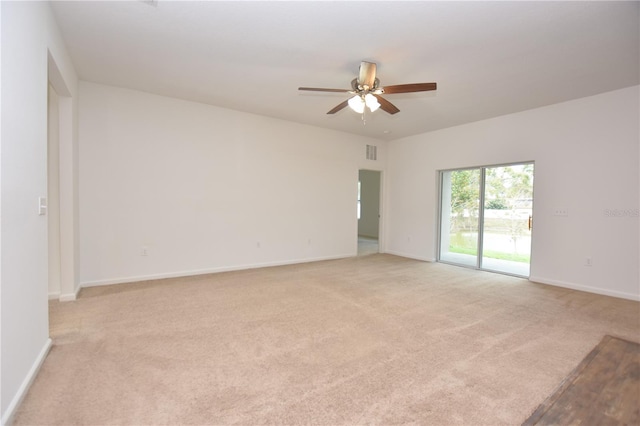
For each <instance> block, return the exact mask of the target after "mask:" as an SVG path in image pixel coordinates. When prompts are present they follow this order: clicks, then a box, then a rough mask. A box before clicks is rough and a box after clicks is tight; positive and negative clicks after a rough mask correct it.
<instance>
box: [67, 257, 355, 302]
mask: <svg viewBox="0 0 640 426" xmlns="http://www.w3.org/2000/svg"><path fill="white" fill-rule="evenodd" d="M353 256H354V254H353V253H349V254H341V255H337V256H327V257H316V258H305V259H294V260H287V261H280V262H265V263H253V264H249V265H236V266H223V267H217V268H207V269H196V270H190V271H178V272H168V273H162V274H150V275H135V276H130V277H121V278H115V279H106V280H96V281H85V282H82V283H80V288H83V287H96V286H101V285H112V284H124V283H133V282H138V281H149V280H162V279H165V278H180V277H190V276H194V275H206V274H217V273H220V272H231V271H242V270H246V269H258V268H268V267H272V266H285V265H295V264H299V263H311V262H321V261H324V260H336V259H344V258H347V257H353ZM60 300H62V296H61V299H60ZM74 300H75V299H74Z"/></svg>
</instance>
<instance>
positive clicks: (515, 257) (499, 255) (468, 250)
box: [449, 245, 530, 263]
mask: <svg viewBox="0 0 640 426" xmlns="http://www.w3.org/2000/svg"><path fill="white" fill-rule="evenodd" d="M449 251H450V252H452V253H460V254H470V255H473V256H477V255H478V250H477V249H476V248H472V247H460V246H453V245H452V246H449ZM482 254H483V256H484V257H488V258H491V259H502V260H510V261H512V262H523V263H529V259H530V256H529V255H528V254H517V253H515V254H514V253H503V252H500V251H492V250H484V251H483V252H482Z"/></svg>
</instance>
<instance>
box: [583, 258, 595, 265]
mask: <svg viewBox="0 0 640 426" xmlns="http://www.w3.org/2000/svg"><path fill="white" fill-rule="evenodd" d="M584 266H593V259H591V258H590V257H587V258H585V260H584Z"/></svg>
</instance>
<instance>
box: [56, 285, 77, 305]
mask: <svg viewBox="0 0 640 426" xmlns="http://www.w3.org/2000/svg"><path fill="white" fill-rule="evenodd" d="M81 289H82V286H78V288H76V291H75V292H74V293H65V294H61V295H60V297H59V299H58V300H60V301H61V302H73V301H74V300H76V299H78V293H80V290H81Z"/></svg>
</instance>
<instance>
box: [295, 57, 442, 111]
mask: <svg viewBox="0 0 640 426" xmlns="http://www.w3.org/2000/svg"><path fill="white" fill-rule="evenodd" d="M436 88H437V85H436V83H413V84H396V85H393V86H384V87H380V80H379V79H378V78H377V77H376V64H375V63H373V62H366V61H362V63H361V64H360V70H359V72H358V77H357V78H354V79H353V80H352V81H351V89H323V88H318V87H298V90H308V91H312V92H338V93H350V94H352V95H354V96H353V97H351V98H350V99H347V100H346V101H344V102H342V103H340V104H339V105H337V106H336V107H335V108H333V109H332V110H330V111H329V112H327V114H335V113H336V112H338V111H340V110H341V109H343V108H345V107H346V106H347V105H348V106H349V107H350V108H351V109H353V110H354V111H355V112H357V113H359V114H364V109H365V106H367V107H368V108H369V110H370V111H371V112H373V111H375V110H377V109H378V108H382V110H383V111H386V112H388V113H389V114H395V113H398V112H400V110H399V109H398V107H396V106H395V105H394V104H392V103H391V102H389V101H388V100H386V99H385V98H383V97H382V96H381V95H383V94H386V95H391V94H394V93H411V92H426V91H429V90H436Z"/></svg>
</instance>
